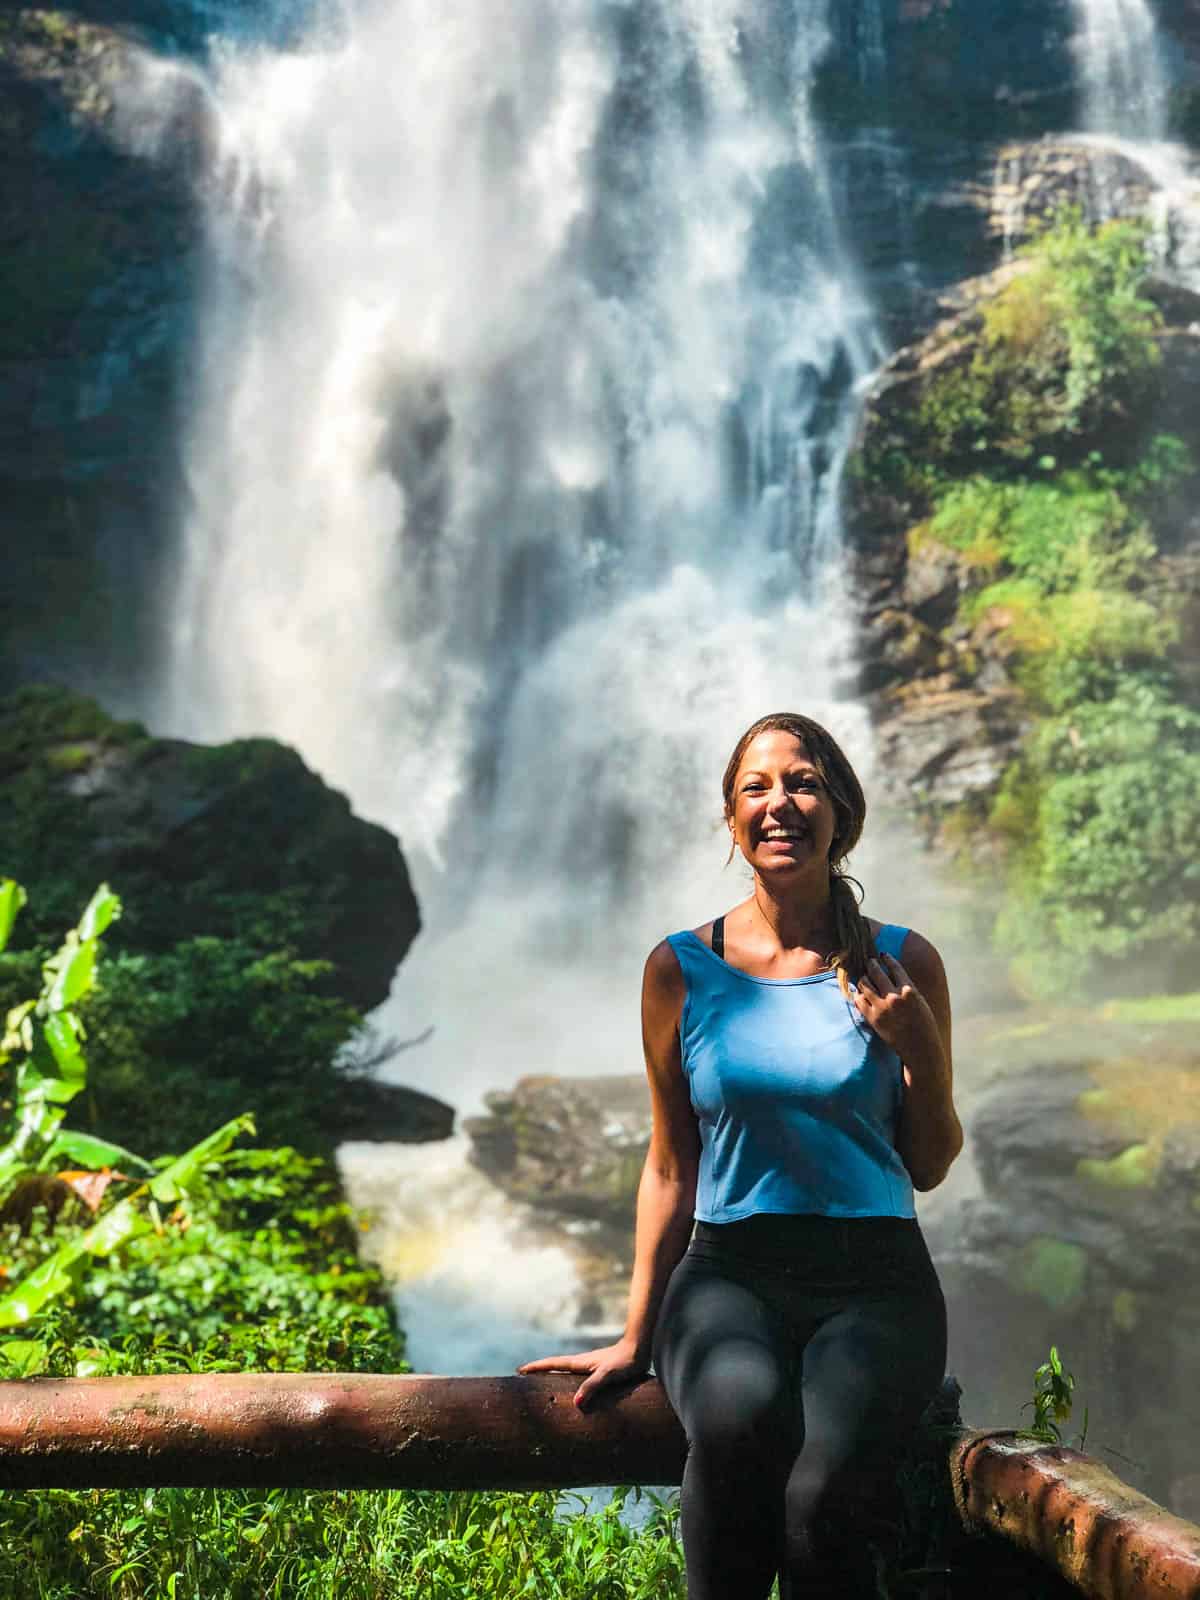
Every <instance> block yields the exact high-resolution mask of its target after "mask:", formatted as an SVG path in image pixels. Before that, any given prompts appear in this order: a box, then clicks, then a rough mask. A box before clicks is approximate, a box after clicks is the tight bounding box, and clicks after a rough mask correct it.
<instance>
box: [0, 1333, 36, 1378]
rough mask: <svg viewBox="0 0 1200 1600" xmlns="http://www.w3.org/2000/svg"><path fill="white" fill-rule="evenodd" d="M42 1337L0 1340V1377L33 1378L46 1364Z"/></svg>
mask: <svg viewBox="0 0 1200 1600" xmlns="http://www.w3.org/2000/svg"><path fill="white" fill-rule="evenodd" d="M46 1358H47V1352H46V1346H45V1344H44V1342H43V1341H42V1340H41V1339H5V1340H3V1341H2V1342H0V1377H5V1378H31V1377H33V1375H34V1374H35V1373H38V1372H41V1371H42V1370H43V1369H44V1368H45V1365H46Z"/></svg>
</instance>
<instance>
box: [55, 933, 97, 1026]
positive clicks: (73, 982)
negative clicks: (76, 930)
mask: <svg viewBox="0 0 1200 1600" xmlns="http://www.w3.org/2000/svg"><path fill="white" fill-rule="evenodd" d="M48 968H49V970H50V971H52V972H53V973H54V981H53V982H52V983H51V985H50V987H49V989H48V990H47V991H46V995H45V1009H46V1010H47V1011H65V1010H66V1008H67V1007H68V1006H71V1005H74V1004H75V1002H76V1000H78V999H79V997H80V996H81V995H84V994H86V993H87V991H88V990H89V989H90V988H91V985H92V979H93V977H94V975H95V971H96V944H95V940H93V939H86V940H84V941H83V942H82V943H78V942H72V939H71V937H70V936H68V939H67V943H66V944H65V945H63V947H62V949H61V950H60V951H59V952H58V954H57V955H56V956H55V957H54V958H53V960H52V961H50V962H49V963H48Z"/></svg>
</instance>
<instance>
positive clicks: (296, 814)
mask: <svg viewBox="0 0 1200 1600" xmlns="http://www.w3.org/2000/svg"><path fill="white" fill-rule="evenodd" d="M0 784H2V785H3V788H4V795H5V805H4V807H3V809H2V811H0V870H2V871H3V873H4V874H5V875H6V876H9V877H14V878H16V879H18V881H20V882H22V883H23V884H24V885H25V887H26V889H27V890H28V891H29V906H28V908H27V914H26V915H25V916H24V917H23V918H22V922H21V924H20V928H19V931H20V934H21V936H22V939H23V940H24V941H25V942H28V941H31V940H34V939H36V938H38V937H41V938H44V939H45V940H47V941H49V940H56V939H57V938H59V937H61V933H62V930H63V929H64V928H65V927H70V926H71V925H73V923H74V921H75V918H76V916H77V915H78V913H79V910H80V908H81V907H82V906H84V905H85V904H86V903H87V900H88V898H89V896H90V895H91V893H92V890H93V889H94V888H95V886H96V884H97V883H99V882H101V881H102V880H106V881H107V882H109V883H110V884H111V886H112V887H113V888H114V889H115V890H116V891H117V892H118V893H119V894H120V895H121V897H122V899H123V901H124V903H125V915H124V916H123V917H122V919H121V920H120V922H118V923H117V924H116V925H115V926H114V928H113V930H112V933H111V935H110V938H109V943H110V945H111V946H112V948H114V949H132V950H144V951H161V950H165V949H167V948H169V947H170V946H172V945H175V944H177V943H179V942H180V941H181V940H185V939H190V938H194V937H196V936H197V935H205V934H207V935H216V936H218V937H238V938H242V939H244V940H245V941H246V942H247V943H248V944H250V945H255V946H259V947H262V948H267V949H272V948H281V947H285V946H286V947H289V948H291V949H293V950H294V951H295V953H296V954H297V955H298V956H302V957H306V958H317V959H323V960H327V961H330V962H332V963H333V967H334V971H335V973H336V978H335V986H336V989H337V992H338V993H339V994H340V995H341V997H342V998H344V999H346V1000H348V1001H350V1002H351V1004H353V1005H355V1006H357V1007H358V1008H359V1009H360V1010H363V1011H366V1010H369V1009H371V1008H372V1007H373V1006H376V1005H378V1004H379V1003H380V1001H382V1000H383V999H384V998H386V996H387V993H388V989H389V986H390V984H391V980H392V976H393V974H394V972H395V970H396V967H397V966H398V965H399V963H400V961H401V959H402V957H403V956H404V953H405V951H406V950H407V949H408V947H409V945H410V944H411V942H412V940H413V938H414V937H415V935H416V933H417V929H418V927H419V926H420V918H419V915H418V912H417V904H416V899H415V897H414V895H413V892H412V887H411V885H410V883H409V878H408V870H407V868H406V867H405V864H404V858H403V856H402V855H401V853H400V848H399V845H398V844H397V842H396V840H395V839H394V838H393V836H392V835H391V834H390V833H388V832H387V831H386V830H385V829H384V828H380V827H377V826H375V825H374V824H372V823H367V822H363V821H362V820H361V819H359V818H358V817H356V816H354V815H353V814H352V812H351V810H350V805H349V802H348V801H347V800H346V799H345V797H344V796H343V795H340V794H337V793H336V792H335V791H334V790H332V789H328V788H327V787H326V786H325V784H323V783H322V782H321V780H320V779H319V778H318V777H317V776H316V775H315V774H314V773H312V772H310V771H309V770H308V768H307V767H306V766H305V765H304V763H303V762H302V761H301V759H300V757H299V756H298V755H297V754H296V753H295V751H293V750H289V749H288V748H287V747H286V746H284V745H280V744H277V743H275V742H274V741H273V740H270V739H247V740H240V741H237V742H236V743H233V744H227V745H217V746H213V747H208V746H203V745H194V744H188V743H186V742H185V741H184V740H181V739H155V738H152V737H151V736H150V735H149V734H147V732H146V731H145V729H144V728H142V727H141V726H139V725H138V724H136V723H119V722H115V721H114V720H113V719H112V718H111V717H109V716H107V715H106V713H105V712H103V711H102V710H101V709H100V707H99V706H98V705H97V704H96V703H95V702H94V701H91V700H88V699H86V698H84V697H82V696H77V695H73V694H71V693H69V692H68V691H66V690H57V689H52V688H46V687H37V688H27V689H23V690H19V691H17V692H16V693H15V694H13V695H10V696H9V697H8V698H6V699H4V700H0Z"/></svg>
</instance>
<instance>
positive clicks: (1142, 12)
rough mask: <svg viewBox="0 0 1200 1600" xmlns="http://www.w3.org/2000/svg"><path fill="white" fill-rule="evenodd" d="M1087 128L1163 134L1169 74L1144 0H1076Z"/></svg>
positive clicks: (1131, 135)
mask: <svg viewBox="0 0 1200 1600" xmlns="http://www.w3.org/2000/svg"><path fill="white" fill-rule="evenodd" d="M1074 9H1075V19H1076V21H1075V35H1074V39H1073V41H1072V43H1073V48H1074V52H1075V58H1076V63H1077V70H1078V74H1079V85H1080V91H1081V100H1082V113H1083V114H1082V118H1081V125H1082V128H1083V131H1084V132H1085V133H1098V134H1105V135H1108V136H1109V137H1115V138H1118V139H1149V140H1162V139H1165V138H1166V137H1167V75H1166V71H1165V67H1164V63H1163V57H1162V48H1161V45H1160V41H1159V36H1158V29H1157V27H1156V26H1155V20H1154V13H1153V11H1152V10H1151V8H1150V6H1149V4H1148V3H1147V0H1074Z"/></svg>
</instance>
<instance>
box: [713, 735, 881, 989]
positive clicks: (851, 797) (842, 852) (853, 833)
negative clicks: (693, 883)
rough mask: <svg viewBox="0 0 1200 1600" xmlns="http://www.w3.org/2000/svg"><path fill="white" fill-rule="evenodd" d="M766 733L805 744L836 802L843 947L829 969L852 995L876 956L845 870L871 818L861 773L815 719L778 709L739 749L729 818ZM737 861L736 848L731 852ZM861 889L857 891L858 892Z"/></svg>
mask: <svg viewBox="0 0 1200 1600" xmlns="http://www.w3.org/2000/svg"><path fill="white" fill-rule="evenodd" d="M760 733H790V734H791V735H792V737H793V738H794V739H798V740H799V741H800V743H801V744H802V745H803V746H804V749H805V753H806V754H807V756H808V759H809V760H810V761H811V762H812V764H813V766H814V767H815V768H816V769H817V771H818V772H819V773H820V775H821V778H822V780H823V781H824V784H825V787H826V788H827V789H828V790H829V798H830V799H831V800H832V802H833V814H834V828H833V842H832V844H831V845H830V847H829V899H830V906H831V908H832V911H833V929H834V938H835V939H836V941H837V949H836V950H832V951H831V952H830V955H829V965H830V966H831V967H832V968H833V969H834V971H835V972H836V973H837V975H838V983H839V984H840V985H841V988H842V993H843V994H845V995H847V996H848V995H849V991H850V984H851V983H857V982H858V980H859V979H860V978H861V977H862V975H863V972H864V971H865V970H866V965H867V962H868V961H869V960H870V958H871V956H872V955H873V954H874V949H875V945H874V940H873V939H872V938H871V930H870V928H869V927H868V925H867V921H866V919H865V917H863V916H861V915H860V914H859V909H858V907H859V903H860V901H861V900H862V885H861V884H860V883H859V882H858V879H857V878H852V877H851V876H850V874H849V873H848V872H846V871H845V870H844V868H843V862H844V861H845V859H846V857H847V856H848V855H849V854H850V852H851V850H853V849H854V846H855V845H856V844H857V843H858V841H859V839H860V838H861V837H862V830H863V823H864V821H865V820H866V815H867V798H866V796H865V795H864V794H863V790H862V784H861V783H859V781H858V774H857V773H856V772H855V770H854V768H853V767H852V766H851V765H850V763H849V761H848V760H847V759H846V755H845V752H844V751H843V750H842V747H841V746H840V745H839V744H838V742H837V740H836V739H835V738H834V737H833V735H832V734H831V733H830V732H828V730H827V729H825V728H823V727H822V726H821V724H820V723H819V722H814V721H813V720H812V718H811V717H803V716H800V715H799V713H797V712H793V711H776V712H773V713H772V714H771V715H770V716H767V717H759V719H758V721H757V722H753V723H751V725H750V726H749V727H748V728H747V729H746V731H745V733H744V734H743V735H742V737H741V738H740V739H739V740H738V742H737V744H736V745H734V747H733V754H732V755H731V756H730V758H729V762H728V765H727V766H726V768H725V776H724V778H723V779H722V781H721V788H722V792H723V794H724V796H725V816H726V818H727V819H728V818H730V817H732V816H733V809H734V792H733V791H734V785H735V784H736V782H737V775H738V768H739V767H740V766H741V764H742V758H743V757H744V756H745V754H746V751H747V750H748V749H749V747H750V745H751V744H752V743H753V741H754V740H755V739H757V738H758V736H759V734H760ZM729 858H730V860H732V859H733V846H732V845H731V846H730V849H729ZM856 891H857V892H856Z"/></svg>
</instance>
